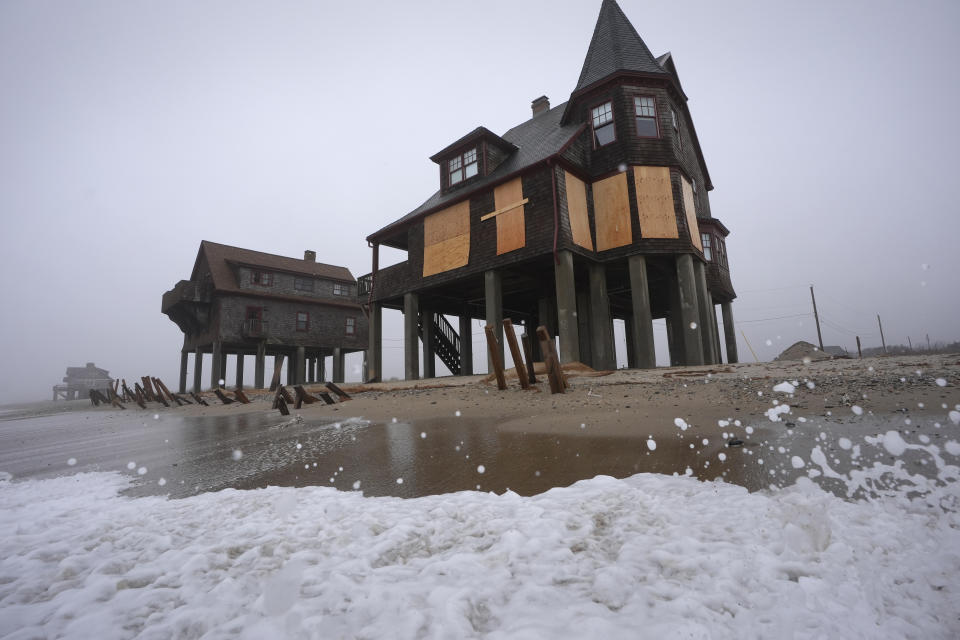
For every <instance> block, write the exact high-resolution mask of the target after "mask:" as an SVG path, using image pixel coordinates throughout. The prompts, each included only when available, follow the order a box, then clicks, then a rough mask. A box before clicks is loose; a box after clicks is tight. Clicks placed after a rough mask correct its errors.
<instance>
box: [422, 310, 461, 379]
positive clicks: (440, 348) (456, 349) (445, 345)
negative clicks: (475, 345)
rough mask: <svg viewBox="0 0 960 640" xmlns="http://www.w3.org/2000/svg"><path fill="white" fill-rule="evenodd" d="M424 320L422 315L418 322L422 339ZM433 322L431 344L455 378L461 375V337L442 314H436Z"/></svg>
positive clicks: (432, 319)
mask: <svg viewBox="0 0 960 640" xmlns="http://www.w3.org/2000/svg"><path fill="white" fill-rule="evenodd" d="M423 319H424V318H423V314H422V313H421V314H420V317H419V319H418V321H417V329H418V330H419V332H420V338H421V339H422V338H423ZM431 321H432V322H433V340H432V344H431V346H432V347H433V352H434V353H435V354H436V355H437V357H439V358H440V361H441V362H443V364H445V365H446V366H447V369H449V370H450V373H452V374H453V375H455V376H458V375H460V336H459V335H457V332H456V330H455V329H454V328H453V326H452V325H451V324H450V323H449V322H447V319H446V318H444V317H443V315H442V314H439V313H434V314H433V317H432V318H431Z"/></svg>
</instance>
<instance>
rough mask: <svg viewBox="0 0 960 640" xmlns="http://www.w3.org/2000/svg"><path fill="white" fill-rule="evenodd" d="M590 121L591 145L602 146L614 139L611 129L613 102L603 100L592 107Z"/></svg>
mask: <svg viewBox="0 0 960 640" xmlns="http://www.w3.org/2000/svg"><path fill="white" fill-rule="evenodd" d="M590 123H591V125H592V126H593V146H594V147H602V146H603V145H605V144H610V143H611V142H613V141H614V140H616V134H615V133H614V130H613V104H612V103H610V102H604V103H603V104H601V105H600V106H599V107H594V108H593V109H592V110H591V112H590Z"/></svg>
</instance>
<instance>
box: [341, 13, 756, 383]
mask: <svg viewBox="0 0 960 640" xmlns="http://www.w3.org/2000/svg"><path fill="white" fill-rule="evenodd" d="M431 160H432V161H434V162H435V163H437V165H438V168H439V189H438V190H437V191H436V193H434V194H433V195H432V196H430V197H429V198H428V199H427V200H426V202H424V203H423V204H422V205H420V206H419V207H417V208H416V209H414V210H413V211H411V212H410V213H408V214H406V215H404V216H403V217H401V218H399V219H397V220H395V221H393V222H391V223H389V224H387V225H386V226H384V227H383V228H381V229H380V230H378V231H376V232H374V233H372V234H370V235H369V236H368V237H367V240H368V243H369V244H370V246H371V247H372V251H373V260H372V262H373V265H372V272H371V273H370V274H368V275H365V276H363V277H361V278H360V279H359V280H358V295H359V302H360V303H361V304H363V305H365V307H366V310H367V312H368V314H369V321H370V351H369V353H368V359H367V361H368V378H377V377H379V376H380V375H381V373H382V337H381V333H382V310H383V309H384V308H391V309H399V310H402V312H403V315H404V362H405V374H406V377H407V378H408V379H411V378H416V377H417V376H418V375H419V368H420V363H419V358H420V355H421V346H420V345H421V344H422V354H423V358H424V367H423V369H424V375H425V376H427V377H431V376H433V375H434V374H435V371H434V361H435V356H436V357H438V358H439V359H440V360H441V362H443V363H444V364H445V365H446V367H447V368H448V369H449V370H450V371H451V372H452V373H453V374H470V373H472V372H473V354H472V353H471V339H470V333H471V327H470V324H471V319H474V318H480V319H486V321H487V322H488V323H489V324H492V325H493V326H494V327H495V328H496V331H497V332H498V337H500V344H501V345H502V344H503V340H502V325H501V319H503V318H506V317H509V318H511V319H512V320H513V321H514V322H515V323H522V324H524V325H526V326H527V327H534V328H535V327H536V326H537V325H541V324H542V325H545V326H546V327H547V328H548V329H549V330H550V332H551V334H552V335H558V336H559V343H560V348H559V355H560V359H561V361H563V362H570V361H581V362H583V363H585V364H589V365H591V366H593V367H595V368H604V369H609V368H614V367H615V366H616V358H615V350H614V340H613V320H614V319H622V320H623V321H624V322H625V328H626V337H627V359H628V364H629V366H631V367H653V366H654V364H655V362H656V360H655V353H654V332H653V321H654V319H658V318H665V319H666V329H667V339H668V343H669V350H670V361H671V363H673V364H684V365H698V364H712V363H718V362H720V359H721V348H720V336H719V335H718V334H719V331H718V323H717V315H716V305H718V304H719V305H720V307H721V311H722V314H723V327H724V339H725V343H726V353H727V358H728V360H729V361H730V362H736V360H737V349H736V339H735V334H734V324H733V317H732V313H731V308H730V305H731V302H732V301H733V299H734V298H735V293H734V290H733V286H732V285H731V282H730V272H729V266H728V263H727V252H726V247H725V241H724V239H725V238H726V236H727V234H728V233H729V231H728V230H727V227H726V226H724V225H723V223H721V222H720V221H719V220H718V219H717V218H715V217H713V216H712V215H711V211H710V199H709V192H710V191H711V190H712V189H713V183H712V182H711V180H710V174H709V173H708V171H707V166H706V163H705V162H704V157H703V153H702V151H701V149H700V143H699V141H698V139H697V133H696V129H695V128H694V126H693V119H692V117H691V113H690V109H689V108H688V105H687V94H686V93H685V92H684V89H683V87H682V85H681V83H680V76H679V73H678V71H677V66H676V64H675V61H674V58H673V56H672V55H671V54H670V53H666V54H664V55H661V56H659V57H655V56H654V55H652V54H651V52H650V50H649V49H648V48H647V46H646V45H645V44H644V42H643V40H642V39H641V38H640V36H639V35H638V33H637V31H636V30H635V29H634V27H633V26H632V25H631V24H630V22H629V21H628V20H627V17H626V16H625V15H624V12H623V11H622V10H621V8H620V7H619V6H618V4H617V3H616V2H615V1H614V0H603V2H602V5H601V7H600V15H599V17H598V19H597V23H596V27H595V29H594V32H593V38H592V39H591V41H590V45H589V48H588V49H587V55H586V58H585V59H584V62H583V68H582V69H581V71H580V77H579V79H578V80H577V83H576V86H575V87H574V89H573V92H572V93H571V94H570V97H569V99H568V100H567V101H566V102H564V103H563V104H560V105H557V106H553V107H551V106H550V103H549V100H548V99H547V98H546V97H545V96H542V97H540V98H537V99H536V100H534V101H533V103H532V114H531V117H530V119H528V120H527V121H526V122H523V123H521V124H519V125H517V126H516V127H514V128H512V129H510V130H509V131H507V132H506V133H504V134H502V135H497V134H496V133H493V132H492V131H490V130H488V129H486V128H484V127H478V128H476V129H474V130H473V131H471V132H470V133H468V134H466V135H465V136H463V137H462V138H460V139H459V140H457V141H456V142H453V143H452V144H450V145H448V146H447V147H445V148H444V149H441V150H440V151H438V152H437V153H436V154H435V155H434V156H433V157H432V158H431ZM380 246H387V247H394V248H396V249H401V250H403V251H405V252H406V253H407V259H406V261H404V262H401V263H399V264H395V265H392V266H390V267H386V268H383V269H381V268H379V265H378V262H379V248H380ZM448 317H450V318H456V319H458V320H455V321H454V322H453V323H451V322H449V321H448V320H447V318H448ZM528 331H530V332H531V333H532V329H530V328H528Z"/></svg>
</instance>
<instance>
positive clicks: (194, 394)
mask: <svg viewBox="0 0 960 640" xmlns="http://www.w3.org/2000/svg"><path fill="white" fill-rule="evenodd" d="M190 397H191V398H193V399H194V400H196V401H197V404H199V405H203V406H204V407H209V406H210V405H209V404H207V401H206V400H204V399H203V396H201V395H200V394H198V393H197V392H196V391H191V392H190Z"/></svg>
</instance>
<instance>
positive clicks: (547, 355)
mask: <svg viewBox="0 0 960 640" xmlns="http://www.w3.org/2000/svg"><path fill="white" fill-rule="evenodd" d="M537 338H538V339H539V341H540V351H541V352H542V353H543V362H544V364H546V365H547V380H548V381H549V382H550V393H563V388H564V384H563V379H562V378H561V377H560V376H561V375H563V374H562V372H561V371H560V362H559V361H558V360H557V356H556V350H555V349H554V348H553V339H552V338H550V334H549V333H548V332H547V328H546V327H544V326H542V325H541V326H539V327H537Z"/></svg>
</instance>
